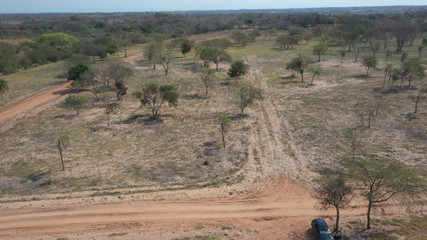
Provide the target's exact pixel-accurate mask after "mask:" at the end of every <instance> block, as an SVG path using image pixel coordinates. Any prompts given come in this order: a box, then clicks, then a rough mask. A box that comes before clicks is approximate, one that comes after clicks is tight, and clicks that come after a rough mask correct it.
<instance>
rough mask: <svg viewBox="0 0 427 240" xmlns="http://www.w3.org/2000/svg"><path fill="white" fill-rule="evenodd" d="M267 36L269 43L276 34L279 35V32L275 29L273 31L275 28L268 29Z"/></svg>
mask: <svg viewBox="0 0 427 240" xmlns="http://www.w3.org/2000/svg"><path fill="white" fill-rule="evenodd" d="M267 32H268V34H269V35H270V38H269V39H270V41H271V38H272V37H273V36H277V33H279V31H277V29H275V28H272V29H269V30H268V31H267Z"/></svg>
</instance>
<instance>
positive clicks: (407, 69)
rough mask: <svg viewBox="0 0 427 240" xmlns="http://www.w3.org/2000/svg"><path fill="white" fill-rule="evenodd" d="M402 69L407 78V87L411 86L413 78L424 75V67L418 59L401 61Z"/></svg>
mask: <svg viewBox="0 0 427 240" xmlns="http://www.w3.org/2000/svg"><path fill="white" fill-rule="evenodd" d="M402 71H403V75H404V76H405V78H406V79H407V80H408V87H410V86H411V83H412V81H413V80H414V79H416V78H419V79H421V78H424V77H425V73H424V71H425V67H424V66H423V65H422V64H421V63H420V62H419V61H418V60H415V59H410V60H408V61H405V62H403V64H402ZM401 87H402V86H401Z"/></svg>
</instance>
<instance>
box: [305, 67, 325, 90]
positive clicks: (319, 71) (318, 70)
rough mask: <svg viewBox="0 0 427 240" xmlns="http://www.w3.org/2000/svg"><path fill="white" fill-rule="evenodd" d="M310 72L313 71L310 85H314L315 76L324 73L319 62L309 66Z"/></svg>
mask: <svg viewBox="0 0 427 240" xmlns="http://www.w3.org/2000/svg"><path fill="white" fill-rule="evenodd" d="M308 70H309V72H311V83H310V85H313V82H314V78H315V77H316V76H319V75H320V74H322V71H323V70H322V67H321V66H320V65H318V64H316V65H311V66H309V67H308Z"/></svg>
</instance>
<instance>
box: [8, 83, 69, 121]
mask: <svg viewBox="0 0 427 240" xmlns="http://www.w3.org/2000/svg"><path fill="white" fill-rule="evenodd" d="M70 90H71V82H67V83H64V84H61V85H59V86H55V87H51V88H47V89H44V90H42V91H39V92H37V93H36V94H34V95H32V96H29V97H26V98H24V99H21V100H19V101H17V102H14V103H11V104H10V105H7V106H5V107H4V108H3V109H1V110H0V123H4V122H6V121H8V120H10V119H13V118H15V117H17V116H19V115H21V114H23V113H26V112H28V111H30V110H33V109H34V108H37V107H39V106H41V105H43V104H46V103H49V102H51V101H53V100H55V99H57V98H59V97H61V96H63V95H65V94H68V93H69V91H70Z"/></svg>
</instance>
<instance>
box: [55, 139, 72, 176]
mask: <svg viewBox="0 0 427 240" xmlns="http://www.w3.org/2000/svg"><path fill="white" fill-rule="evenodd" d="M69 146H70V136H68V135H67V134H64V133H60V134H59V135H58V137H57V145H56V147H57V148H58V151H59V156H60V157H61V170H62V171H64V169H65V166H64V158H63V156H62V152H63V151H64V150H66V149H67V148H68V147H69Z"/></svg>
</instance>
